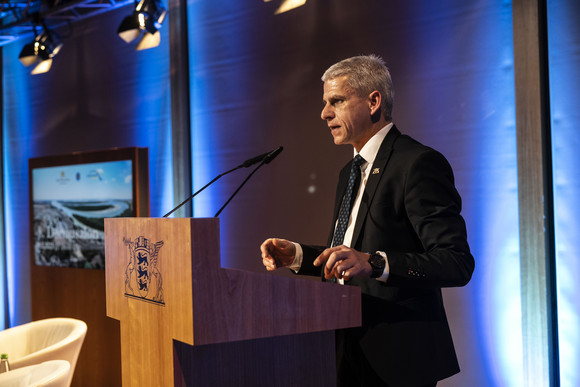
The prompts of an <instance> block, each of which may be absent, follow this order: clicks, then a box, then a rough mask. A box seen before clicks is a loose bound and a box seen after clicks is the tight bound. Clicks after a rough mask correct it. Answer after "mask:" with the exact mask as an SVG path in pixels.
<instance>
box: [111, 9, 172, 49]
mask: <svg viewBox="0 0 580 387" xmlns="http://www.w3.org/2000/svg"><path fill="white" fill-rule="evenodd" d="M166 13H167V10H166V9H165V8H164V7H163V5H162V4H161V0H139V1H138V2H135V10H134V11H133V13H132V14H131V15H129V16H127V17H126V18H124V19H123V21H122V22H121V25H119V29H118V30H117V34H118V35H119V37H121V39H123V40H124V41H125V42H127V43H130V42H132V41H134V40H135V39H137V38H139V37H140V38H141V39H140V40H139V43H138V44H137V48H136V49H137V50H138V51H139V50H145V49H147V48H153V47H157V46H159V43H160V42H161V35H160V33H159V29H160V28H161V25H162V24H163V20H164V19H165V14H166Z"/></svg>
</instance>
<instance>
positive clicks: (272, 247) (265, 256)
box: [260, 238, 296, 271]
mask: <svg viewBox="0 0 580 387" xmlns="http://www.w3.org/2000/svg"><path fill="white" fill-rule="evenodd" d="M260 251H261V252H262V263H263V264H264V266H266V270H269V271H272V270H276V269H277V268H279V267H286V266H290V265H291V264H292V262H294V256H295V255H296V247H295V246H294V243H292V242H290V241H288V240H286V239H279V238H269V239H266V240H265V241H264V242H263V243H262V245H261V246H260Z"/></svg>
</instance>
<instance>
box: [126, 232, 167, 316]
mask: <svg viewBox="0 0 580 387" xmlns="http://www.w3.org/2000/svg"><path fill="white" fill-rule="evenodd" d="M123 242H124V243H125V246H127V247H128V248H129V263H128V264H127V267H126V268H125V296H127V297H134V298H139V299H142V300H144V301H149V302H153V303H156V304H161V305H165V300H164V299H163V277H162V276H161V271H160V270H159V266H160V265H159V250H160V249H161V247H162V246H163V241H159V242H155V243H153V242H152V241H151V240H149V239H147V238H145V237H143V236H139V237H137V238H136V239H135V240H130V239H128V238H123Z"/></svg>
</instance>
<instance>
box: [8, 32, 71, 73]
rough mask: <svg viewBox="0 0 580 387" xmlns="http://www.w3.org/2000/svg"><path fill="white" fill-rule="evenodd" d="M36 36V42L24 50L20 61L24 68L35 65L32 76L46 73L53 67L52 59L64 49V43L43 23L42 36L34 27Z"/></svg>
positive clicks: (27, 45)
mask: <svg viewBox="0 0 580 387" xmlns="http://www.w3.org/2000/svg"><path fill="white" fill-rule="evenodd" d="M34 35H35V38H34V41H32V42H31V43H28V44H26V45H25V46H24V47H23V48H22V51H20V55H19V56H18V59H19V60H20V62H21V63H22V64H23V65H24V66H27V67H28V66H31V65H35V66H34V68H33V69H32V72H31V73H32V74H42V73H46V72H48V71H49V70H50V67H51V66H52V58H54V57H55V56H56V55H57V54H58V52H59V51H60V49H61V48H62V42H61V41H60V39H59V37H58V36H57V35H56V33H54V31H50V30H49V29H48V27H47V26H46V25H45V24H44V22H42V32H41V33H40V34H38V33H37V30H36V26H35V27H34Z"/></svg>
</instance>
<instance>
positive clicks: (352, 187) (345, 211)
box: [332, 155, 365, 246]
mask: <svg viewBox="0 0 580 387" xmlns="http://www.w3.org/2000/svg"><path fill="white" fill-rule="evenodd" d="M364 162H365V159H363V158H362V157H361V155H356V156H355V157H354V159H353V162H352V165H351V168H350V175H349V177H348V183H347V185H346V192H345V193H344V197H343V198H342V204H341V206H340V212H339V213H338V221H337V224H336V229H335V230H334V237H333V238H332V246H340V245H342V243H343V241H344V234H345V232H346V227H347V226H348V219H349V218H350V211H351V209H352V205H353V203H354V198H355V197H356V194H357V192H358V187H359V185H360V174H361V171H360V166H361V165H363V164H364Z"/></svg>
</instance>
